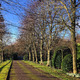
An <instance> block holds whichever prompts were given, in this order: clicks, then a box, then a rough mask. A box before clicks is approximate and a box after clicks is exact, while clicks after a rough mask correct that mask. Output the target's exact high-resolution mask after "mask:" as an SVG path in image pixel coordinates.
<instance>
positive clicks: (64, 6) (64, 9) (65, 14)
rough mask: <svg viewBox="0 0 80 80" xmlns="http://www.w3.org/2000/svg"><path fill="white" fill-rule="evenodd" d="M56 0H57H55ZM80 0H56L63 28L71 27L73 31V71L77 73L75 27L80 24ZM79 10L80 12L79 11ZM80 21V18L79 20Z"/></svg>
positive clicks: (59, 19) (59, 21)
mask: <svg viewBox="0 0 80 80" xmlns="http://www.w3.org/2000/svg"><path fill="white" fill-rule="evenodd" d="M54 1H55V0H54ZM79 5H80V1H78V0H67V1H66V0H56V1H55V8H57V9H58V10H59V11H60V12H59V18H58V24H59V25H62V26H61V29H62V30H64V29H65V28H67V29H69V30H70V32H71V45H72V55H73V73H74V74H76V73H77V65H76V64H77V62H76V59H77V50H76V37H75V28H76V26H78V25H79V24H78V23H77V24H76V21H77V19H78V18H79V17H80V12H79V11H78V10H79ZM77 11H78V12H77ZM78 21H79V20H78Z"/></svg>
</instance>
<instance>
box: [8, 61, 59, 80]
mask: <svg viewBox="0 0 80 80" xmlns="http://www.w3.org/2000/svg"><path fill="white" fill-rule="evenodd" d="M9 80H60V79H58V78H56V77H53V76H51V75H50V74H46V73H42V72H40V71H39V70H37V69H36V68H34V67H32V66H30V65H28V64H26V63H24V62H23V61H20V60H16V61H13V65H12V68H11V72H10V77H9Z"/></svg>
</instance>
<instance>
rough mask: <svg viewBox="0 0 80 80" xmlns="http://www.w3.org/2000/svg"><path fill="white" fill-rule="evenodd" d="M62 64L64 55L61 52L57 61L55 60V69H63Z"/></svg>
mask: <svg viewBox="0 0 80 80" xmlns="http://www.w3.org/2000/svg"><path fill="white" fill-rule="evenodd" d="M61 62H62V54H61V52H60V51H59V53H57V56H56V60H55V67H56V68H57V69H61Z"/></svg>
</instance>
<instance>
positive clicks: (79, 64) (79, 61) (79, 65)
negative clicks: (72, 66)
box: [77, 58, 80, 70]
mask: <svg viewBox="0 0 80 80" xmlns="http://www.w3.org/2000/svg"><path fill="white" fill-rule="evenodd" d="M77 69H78V70H79V69H80V58H79V59H77Z"/></svg>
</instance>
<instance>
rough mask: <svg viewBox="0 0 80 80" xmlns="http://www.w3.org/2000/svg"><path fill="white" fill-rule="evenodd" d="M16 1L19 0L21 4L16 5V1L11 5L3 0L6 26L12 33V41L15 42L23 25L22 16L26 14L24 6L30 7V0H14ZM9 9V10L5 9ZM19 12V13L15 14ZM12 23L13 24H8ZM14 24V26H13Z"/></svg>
mask: <svg viewBox="0 0 80 80" xmlns="http://www.w3.org/2000/svg"><path fill="white" fill-rule="evenodd" d="M8 1H9V0H8ZM12 1H14V2H16V1H17V2H18V3H19V4H17V5H15V4H14V3H11V2H10V3H11V6H10V5H8V4H7V3H5V2H2V8H3V10H2V15H3V17H4V19H5V23H7V24H6V27H7V29H8V31H9V32H10V33H12V35H11V41H12V42H15V41H16V39H17V37H18V36H19V33H20V32H19V28H18V27H20V26H21V24H20V23H21V18H22V17H21V16H23V15H24V10H23V9H24V8H28V5H29V4H30V0H23V1H22V0H12ZM20 5H21V6H22V7H23V8H22V9H21V8H20ZM5 10H7V11H5ZM15 14H17V15H15ZM8 24H12V25H8ZM13 25H14V26H13Z"/></svg>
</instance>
